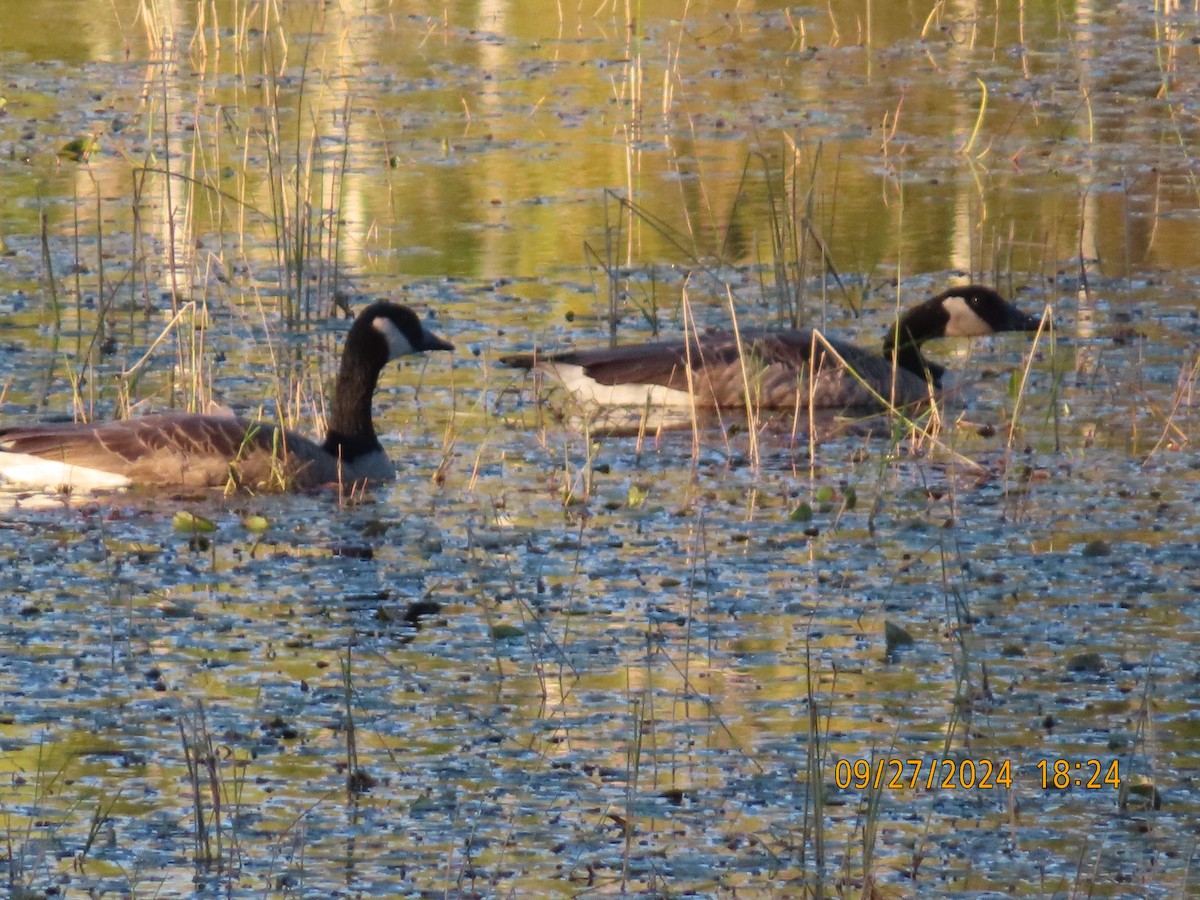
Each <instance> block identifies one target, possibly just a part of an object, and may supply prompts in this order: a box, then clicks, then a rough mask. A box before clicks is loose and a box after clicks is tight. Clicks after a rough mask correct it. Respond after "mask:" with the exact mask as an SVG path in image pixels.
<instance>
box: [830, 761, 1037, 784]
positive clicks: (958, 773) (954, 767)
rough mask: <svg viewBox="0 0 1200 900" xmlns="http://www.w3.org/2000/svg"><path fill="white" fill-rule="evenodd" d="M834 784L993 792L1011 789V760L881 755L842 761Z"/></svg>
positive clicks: (837, 769) (834, 773)
mask: <svg viewBox="0 0 1200 900" xmlns="http://www.w3.org/2000/svg"><path fill="white" fill-rule="evenodd" d="M833 782H834V784H836V785H837V786H838V788H840V789H841V790H846V789H848V788H854V789H855V790H860V791H861V790H865V789H867V788H872V789H874V790H882V789H884V788H888V789H889V790H897V789H900V788H918V787H924V788H925V789H926V790H933V789H934V788H942V789H946V790H974V789H980V790H990V789H993V788H998V787H1002V788H1011V787H1012V783H1013V775H1012V762H1011V760H1007V759H1002V760H991V759H957V758H954V757H948V756H942V757H929V758H924V757H917V758H914V759H900V758H899V757H892V756H880V757H877V758H876V759H853V760H852V759H839V760H838V761H837V762H835V763H834V764H833Z"/></svg>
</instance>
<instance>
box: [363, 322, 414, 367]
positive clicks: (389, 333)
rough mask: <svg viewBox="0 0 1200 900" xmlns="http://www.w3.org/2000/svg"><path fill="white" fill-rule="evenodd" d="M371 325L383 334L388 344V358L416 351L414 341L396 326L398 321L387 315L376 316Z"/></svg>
mask: <svg viewBox="0 0 1200 900" xmlns="http://www.w3.org/2000/svg"><path fill="white" fill-rule="evenodd" d="M371 327H372V328H374V329H375V330H376V331H378V332H379V333H380V334H382V335H383V338H384V340H386V341H387V345H388V359H396V358H397V357H399V356H407V355H408V354H410V353H415V352H416V351H415V350H414V348H413V345H412V341H410V340H409V339H408V338H406V337H405V336H404V332H403V331H401V330H400V329H399V328H397V327H396V323H395V322H393V321H392V320H391V319H389V318H388V317H387V316H376V317H375V318H374V319H372V320H371Z"/></svg>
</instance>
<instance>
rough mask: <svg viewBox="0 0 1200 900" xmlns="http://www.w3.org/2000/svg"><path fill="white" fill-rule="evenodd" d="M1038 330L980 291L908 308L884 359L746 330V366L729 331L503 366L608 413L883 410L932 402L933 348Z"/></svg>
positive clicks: (844, 346) (887, 340)
mask: <svg viewBox="0 0 1200 900" xmlns="http://www.w3.org/2000/svg"><path fill="white" fill-rule="evenodd" d="M1038 325H1039V319H1038V318H1037V317H1035V316H1030V315H1027V314H1025V313H1023V312H1022V311H1021V310H1019V309H1017V308H1016V307H1015V306H1013V305H1012V304H1011V303H1009V302H1008V301H1006V300H1005V299H1004V298H1003V297H1001V296H1000V295H999V294H998V293H996V292H995V291H994V290H992V289H991V288H987V287H982V286H980V285H970V286H968V287H958V288H951V289H950V290H948V291H945V292H943V293H941V294H938V295H937V296H936V297H934V298H932V299H931V300H926V301H925V302H923V303H920V304H918V305H916V306H913V307H911V308H910V309H908V310H906V311H905V313H904V314H903V315H902V316H900V318H899V320H898V321H897V322H896V324H895V325H894V326H893V327H892V328H890V329H889V330H888V332H887V334H886V335H885V337H884V339H883V348H882V352H881V353H872V352H870V351H869V350H864V349H862V348H860V347H856V346H854V345H853V344H848V343H845V342H843V341H837V340H829V339H828V338H818V337H815V336H814V334H813V332H812V331H810V330H808V329H791V330H786V331H767V330H744V331H742V332H741V345H742V348H743V350H744V353H745V359H744V360H743V359H742V358H739V352H738V341H737V338H736V336H735V335H734V334H733V333H732V332H719V333H714V334H705V335H701V336H699V337H697V338H693V339H691V340H688V341H685V340H683V339H677V340H670V341H655V342H653V343H646V344H626V345H624V346H617V347H611V348H597V349H591V350H573V351H567V352H563V353H551V354H540V353H519V354H513V355H510V356H504V357H501V359H500V362H501V363H502V364H504V365H507V366H512V367H516V368H521V369H528V370H536V371H537V372H540V373H542V374H543V375H546V376H548V378H549V379H551V380H552V382H554V383H557V384H559V385H561V386H562V387H565V388H566V389H567V390H568V391H570V392H571V393H572V394H573V395H574V396H575V398H576V399H577V400H578V401H579V402H580V403H582V404H584V405H587V406H593V407H598V408H615V407H624V408H631V407H639V408H642V409H647V408H651V409H653V408H661V409H684V408H690V407H692V406H693V405H694V406H695V407H696V408H699V409H720V408H744V407H745V406H746V401H747V397H749V401H750V404H751V405H752V406H753V407H755V408H761V409H771V408H774V409H786V410H796V409H809V408H810V407H811V408H813V409H852V408H856V407H859V408H862V407H873V408H876V409H878V408H880V406H881V405H884V404H886V403H890V404H893V405H895V406H907V405H910V404H913V403H919V402H921V401H923V400H928V399H929V397H930V392H931V390H936V389H938V388H940V387H941V386H942V378H943V376H944V375H945V369H944V368H943V367H942V366H939V365H938V364H937V363H933V362H929V361H928V360H926V359H925V358H924V357H923V356H922V355H921V345H922V344H924V343H925V342H926V341H927V340H930V339H931V338H940V337H971V336H976V335H987V334H994V333H996V332H1001V331H1036V330H1037V328H1038ZM826 344H828V347H831V348H832V349H833V351H835V352H836V354H837V355H836V356H835V355H834V354H833V353H831V352H830V351H829V349H828V348H827V346H826ZM838 357H840V359H838ZM743 364H744V365H743ZM743 373H744V374H743ZM747 378H748V380H749V390H748V391H747V389H746V381H747ZM881 398H882V400H881Z"/></svg>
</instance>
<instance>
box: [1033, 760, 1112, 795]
mask: <svg viewBox="0 0 1200 900" xmlns="http://www.w3.org/2000/svg"><path fill="white" fill-rule="evenodd" d="M1037 770H1038V774H1039V775H1040V776H1041V779H1042V788H1043V789H1048V788H1055V789H1057V790H1060V791H1065V790H1066V789H1067V788H1072V787H1076V788H1084V789H1085V790H1090V791H1095V790H1102V789H1103V788H1109V787H1111V788H1119V787H1120V786H1121V761H1120V760H1119V759H1111V760H1107V761H1105V760H1102V759H1083V760H1079V761H1078V762H1074V761H1072V760H1069V759H1039V760H1038V763H1037Z"/></svg>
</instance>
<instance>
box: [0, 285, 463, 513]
mask: <svg viewBox="0 0 1200 900" xmlns="http://www.w3.org/2000/svg"><path fill="white" fill-rule="evenodd" d="M453 349H454V346H453V345H452V344H450V343H448V342H446V341H444V340H442V339H441V338H439V337H437V336H436V335H434V334H431V333H430V332H429V331H427V330H426V329H425V328H424V327H423V326H422V325H421V322H420V320H419V319H418V318H417V316H416V314H415V313H414V312H413V311H412V310H411V309H409V308H408V307H405V306H397V305H396V304H394V303H385V302H380V303H375V304H372V305H371V306H368V307H367V308H366V309H364V310H363V311H362V312H361V313H359V315H358V318H356V319H355V320H354V324H353V325H352V326H351V328H350V333H349V334H348V335H347V336H346V347H345V350H344V351H343V352H342V362H341V367H340V368H339V370H338V375H337V382H336V384H335V386H334V391H333V403H332V415H331V416H330V419H329V432H328V434H327V435H326V437H325V440H324V442H323V443H320V444H318V443H316V442H314V441H311V440H309V439H308V438H305V437H301V436H300V435H298V434H294V433H293V432H290V431H285V430H284V429H283V428H281V427H280V426H278V425H275V424H272V423H266V422H249V421H246V420H245V419H239V418H234V417H232V416H212V415H199V414H194V413H158V414H154V415H147V416H142V417H140V418H136V419H128V420H125V421H118V422H103V423H99V424H80V423H64V424H49V425H16V426H11V427H8V428H0V482H3V481H8V482H12V483H14V484H20V485H24V486H27V487H35V488H42V487H49V488H52V489H63V488H66V489H71V488H74V489H85V490H86V489H88V488H114V487H124V486H127V485H166V486H180V487H222V486H226V485H234V486H238V487H247V488H267V489H271V488H274V489H278V488H281V487H284V488H290V487H312V486H315V485H320V484H328V483H331V482H341V483H345V484H349V483H351V482H355V481H360V480H363V479H368V480H371V481H377V480H390V479H391V478H392V477H393V476H394V470H393V468H392V464H391V462H390V461H389V460H388V458H387V455H386V454H385V453H384V451H383V447H382V446H380V444H379V439H378V438H377V437H376V436H375V426H374V424H373V423H372V421H371V398H372V396H373V395H374V393H375V385H376V382H377V381H378V379H379V373H380V372H381V371H382V370H383V367H384V366H385V365H387V363H388V362H389V361H391V360H393V359H396V358H397V357H400V356H405V355H407V354H409V353H420V352H422V351H425V350H453Z"/></svg>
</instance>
